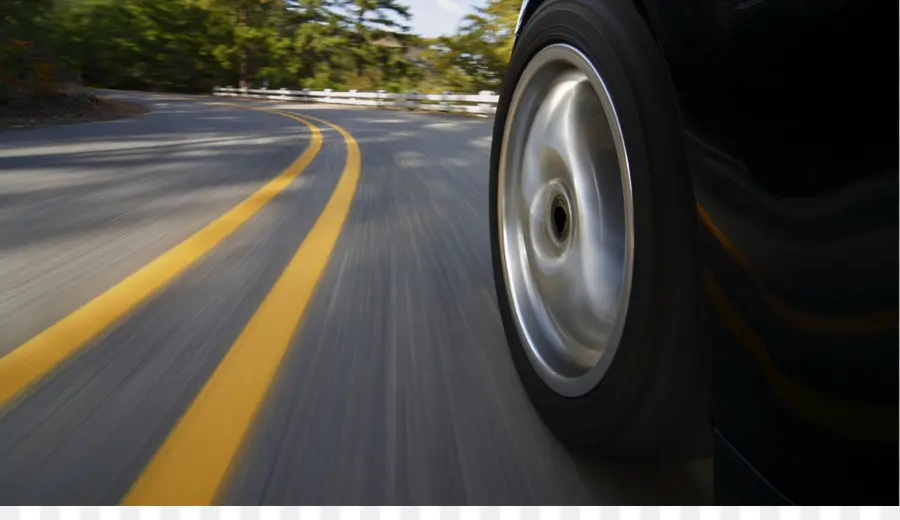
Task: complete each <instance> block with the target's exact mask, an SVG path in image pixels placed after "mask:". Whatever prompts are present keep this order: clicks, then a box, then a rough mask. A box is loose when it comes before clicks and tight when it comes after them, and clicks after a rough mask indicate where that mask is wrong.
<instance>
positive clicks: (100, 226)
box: [0, 93, 711, 505]
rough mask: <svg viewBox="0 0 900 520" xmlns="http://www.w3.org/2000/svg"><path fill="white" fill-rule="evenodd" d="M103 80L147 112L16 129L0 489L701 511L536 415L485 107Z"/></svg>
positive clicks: (7, 172)
mask: <svg viewBox="0 0 900 520" xmlns="http://www.w3.org/2000/svg"><path fill="white" fill-rule="evenodd" d="M112 95H114V96H118V97H121V98H127V99H131V100H135V101H138V102H141V103H144V104H146V105H147V106H148V108H150V109H151V111H150V113H148V114H146V115H143V116H139V117H135V118H129V119H121V120H117V121H109V122H96V123H85V124H78V125H70V126H58V127H52V128H41V129H32V130H16V131H8V132H3V133H0V356H2V357H0V403H2V408H0V503H3V504H115V503H120V502H123V501H124V502H126V503H142V502H148V501H150V502H153V503H160V502H204V501H216V502H223V503H235V504H251V505H252V504H260V503H262V504H297V503H323V504H459V503H471V504H482V505H490V504H532V503H553V504H619V503H673V504H679V503H707V502H709V501H710V499H711V496H710V491H709V488H710V486H709V480H708V467H707V464H705V463H703V462H698V463H697V464H689V465H684V466H655V465H640V466H624V465H612V464H610V463H607V462H602V461H597V460H593V459H592V458H591V457H589V456H586V455H584V454H580V453H575V452H572V451H570V450H568V449H567V448H565V447H563V446H562V445H560V444H559V443H558V442H557V441H556V440H555V439H554V438H553V437H552V436H551V435H550V433H549V432H548V431H547V430H546V428H545V427H544V425H543V424H542V423H541V422H540V420H539V418H538V417H537V415H536V414H535V412H534V410H533V409H532V408H531V406H530V404H529V402H528V400H527V398H526V396H525V394H524V392H523V390H522V389H521V387H520V385H519V382H518V380H517V378H516V375H515V372H514V370H513V367H512V363H511V361H510V359H509V356H508V353H507V351H506V346H505V342H504V338H503V333H502V328H501V325H500V319H499V315H498V311H497V309H496V302H495V297H494V293H493V281H492V273H491V267H490V249H489V243H488V219H487V206H488V201H487V191H488V178H487V166H488V157H489V154H490V142H491V138H490V134H491V124H492V122H491V121H489V120H486V119H478V118H472V117H466V116H454V115H445V116H439V115H430V114H416V113H409V112H401V111H390V110H372V109H352V108H336V107H332V106H323V105H291V104H274V103H262V102H258V103H253V102H233V103H234V104H232V105H223V104H215V103H218V102H221V101H222V100H219V99H212V98H202V97H198V98H184V97H174V96H151V95H147V94H124V93H116V94H112ZM254 107H255V108H256V109H253V108H254ZM261 109H264V110H261ZM276 109H277V110H282V111H286V112H288V113H292V114H296V115H299V116H301V117H303V116H312V117H315V118H320V119H321V120H323V121H319V120H313V119H308V118H307V121H308V122H309V123H311V124H313V125H314V127H316V128H317V129H318V130H317V131H314V130H312V129H311V128H310V127H308V126H307V125H306V124H304V123H303V122H302V121H300V120H297V119H296V118H291V117H288V116H287V115H284V114H276V113H273V112H271V111H272V110H276ZM325 121H327V122H330V123H333V124H335V125H337V126H338V127H340V128H341V129H343V130H345V131H346V133H347V134H348V135H347V136H345V135H342V134H341V133H340V131H339V130H338V129H337V128H334V127H332V126H329V125H328V124H326V123H325ZM317 148H318V149H317ZM357 151H358V154H357ZM316 152H317V153H316ZM313 154H314V155H313ZM298 157H299V159H298ZM308 159H311V161H308ZM304 161H306V162H308V164H306V163H305V162H304ZM272 179H280V181H279V182H280V184H272V183H271V182H270V181H272ZM223 215H224V217H223ZM217 219H218V220H217ZM223 219H224V220H223ZM217 226H218V227H217ZM191 237H193V238H191ZM197 237H199V238H197ZM185 241H187V242H185ZM184 244H187V245H184ZM301 245H302V247H301ZM161 257H162V259H160V258H161ZM211 491H215V493H214V495H215V497H214V499H213V498H211V495H210V492H211ZM198 497H199V498H198ZM204 497H205V498H204Z"/></svg>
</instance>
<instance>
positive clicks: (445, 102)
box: [441, 90, 452, 112]
mask: <svg viewBox="0 0 900 520" xmlns="http://www.w3.org/2000/svg"><path fill="white" fill-rule="evenodd" d="M451 94H452V92H450V91H449V90H445V91H443V92H441V110H442V111H443V112H449V111H450V95H451Z"/></svg>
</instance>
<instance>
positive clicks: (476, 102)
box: [213, 87, 499, 115]
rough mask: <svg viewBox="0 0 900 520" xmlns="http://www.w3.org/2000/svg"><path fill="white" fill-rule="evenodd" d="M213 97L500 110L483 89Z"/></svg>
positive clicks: (229, 90) (249, 91) (235, 92)
mask: <svg viewBox="0 0 900 520" xmlns="http://www.w3.org/2000/svg"><path fill="white" fill-rule="evenodd" d="M213 95H214V96H226V97H245V98H256V99H274V100H281V101H305V102H314V103H334V104H339V105H360V106H370V107H397V108H406V109H409V110H433V111H435V112H463V113H469V114H481V115H491V114H493V113H494V112H496V110H497V98H498V97H499V96H497V95H496V94H494V93H493V92H491V91H488V90H483V91H481V92H479V93H478V94H452V93H450V92H443V93H441V94H419V93H418V92H406V93H403V94H393V93H390V92H385V91H384V90H379V91H377V92H358V91H356V90H351V91H349V92H335V91H333V90H331V89H325V90H308V89H303V90H287V89H280V90H269V89H264V88H259V89H254V88H234V87H215V88H213Z"/></svg>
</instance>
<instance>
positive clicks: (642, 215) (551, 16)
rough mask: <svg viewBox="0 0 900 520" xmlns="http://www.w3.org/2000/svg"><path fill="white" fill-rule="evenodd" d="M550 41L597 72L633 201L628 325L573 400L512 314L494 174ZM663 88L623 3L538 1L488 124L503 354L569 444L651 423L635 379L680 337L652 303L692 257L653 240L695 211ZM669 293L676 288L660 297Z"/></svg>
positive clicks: (670, 99) (661, 68)
mask: <svg viewBox="0 0 900 520" xmlns="http://www.w3.org/2000/svg"><path fill="white" fill-rule="evenodd" d="M554 43H564V44H568V45H571V46H573V47H575V48H577V49H578V50H579V51H581V52H582V53H583V54H584V55H585V56H586V57H587V58H588V59H589V60H590V61H591V63H592V64H593V65H594V67H595V68H596V69H597V71H598V72H599V73H600V76H601V77H602V79H603V81H604V84H605V85H606V87H607V89H608V91H609V93H610V97H611V98H612V100H613V103H614V105H615V110H616V114H617V116H618V119H619V122H620V125H621V128H622V134H623V137H624V141H625V146H626V149H627V152H628V159H629V167H630V170H631V182H632V196H633V201H634V209H633V212H634V230H635V237H634V238H635V243H634V266H633V279H632V289H631V297H630V302H629V307H628V314H627V319H626V324H625V328H624V331H623V334H622V338H621V341H620V344H619V348H618V349H617V352H616V354H615V356H614V358H613V360H612V362H611V364H610V366H609V368H608V370H607V372H606V374H605V375H604V378H603V379H602V380H601V381H600V383H599V384H598V385H597V386H596V387H595V388H594V389H593V390H591V391H590V392H588V393H587V394H585V395H583V396H580V397H577V398H566V397H563V396H561V395H559V394H557V393H556V392H554V391H553V390H551V389H550V388H549V387H548V386H547V385H546V384H545V383H544V382H543V380H542V379H541V378H540V376H539V375H538V374H537V372H536V371H535V369H534V367H533V366H532V365H531V363H530V361H529V359H528V356H527V354H526V352H525V350H524V349H525V347H524V346H523V345H522V343H521V341H520V339H519V335H518V332H517V327H516V325H515V322H514V319H513V316H512V312H511V306H510V302H509V300H508V296H507V290H506V284H505V279H504V273H503V267H502V265H501V262H500V258H501V257H500V251H499V247H500V234H499V227H498V220H499V219H498V213H497V211H498V204H497V195H498V193H497V189H498V172H499V164H500V158H501V146H502V142H503V134H504V129H505V125H506V120H507V117H508V111H509V105H510V102H511V99H512V96H513V93H514V91H515V87H516V84H517V83H518V79H519V77H520V75H521V74H522V72H523V71H524V69H525V67H526V66H527V65H528V63H529V62H530V60H531V59H532V57H533V56H534V55H535V54H536V53H537V52H538V51H540V50H541V49H543V48H544V47H546V46H548V45H551V44H554ZM648 64H649V66H648ZM670 85H671V84H670V80H669V78H668V74H667V71H666V68H665V63H664V61H663V60H662V56H661V55H660V53H659V51H658V49H657V48H656V47H655V45H654V43H653V39H652V36H651V35H650V33H649V31H648V30H647V28H646V26H645V25H644V24H643V22H642V20H641V19H640V17H639V15H638V14H637V13H636V11H635V10H634V8H633V7H632V6H631V5H630V4H628V3H626V2H616V1H612V2H602V3H601V2H595V3H588V2H585V1H580V0H562V1H558V2H556V1H550V2H546V3H545V4H544V5H542V6H541V7H539V9H538V11H537V12H536V13H535V14H534V16H533V17H532V18H531V20H529V22H528V23H527V24H526V26H525V27H524V28H523V32H522V34H521V35H520V38H519V40H518V42H517V45H516V48H515V49H514V52H513V56H512V59H511V61H510V67H509V69H508V75H507V77H506V81H505V82H504V86H503V89H502V91H501V96H500V102H499V104H498V111H497V115H496V119H495V123H494V136H493V139H494V141H493V142H494V143H495V145H494V146H493V149H492V154H491V192H490V213H491V214H490V223H491V246H492V255H493V259H494V261H493V265H494V277H495V285H496V289H497V297H498V303H499V307H500V311H501V317H502V320H503V326H504V329H505V332H506V336H507V342H508V344H509V347H510V352H511V355H512V358H513V361H514V363H515V365H516V368H517V371H518V373H519V376H520V378H521V380H522V382H523V384H524V386H525V388H526V390H527V392H528V394H529V397H530V398H531V399H532V401H533V403H534V405H535V407H536V408H537V409H538V411H539V412H540V413H541V415H542V416H544V418H545V421H546V422H547V423H548V424H549V426H550V427H551V429H553V430H554V433H556V434H557V435H558V436H560V437H562V438H563V439H564V440H568V441H570V442H574V443H584V442H587V443H590V444H594V443H595V442H598V441H600V440H602V439H607V438H609V437H610V436H616V437H626V436H627V434H626V433H625V432H620V434H619V435H615V431H616V430H622V429H623V427H624V426H623V425H624V424H625V423H627V422H631V423H635V422H636V423H647V422H648V421H651V422H652V417H650V416H646V417H642V416H641V415H642V414H643V413H644V410H642V409H640V407H637V408H635V407H634V406H633V404H634V403H635V402H636V400H639V399H640V398H641V394H642V393H646V392H647V385H644V384H642V383H643V381H642V379H643V378H646V377H647V375H648V374H653V373H655V372H657V371H658V364H659V363H660V361H661V359H667V358H670V357H671V354H668V355H667V353H666V352H661V350H664V349H665V346H666V345H665V344H664V342H661V341H660V338H661V337H665V336H666V335H667V334H669V335H671V334H673V333H674V334H676V335H677V334H678V331H674V332H673V331H672V330H671V329H672V326H673V325H674V326H676V328H677V325H676V324H674V323H672V322H673V321H675V320H673V319H672V318H671V317H670V316H671V315H672V314H673V313H672V312H671V309H667V308H666V307H667V306H666V305H658V304H654V300H659V299H660V298H662V299H668V300H679V299H682V297H683V295H682V294H678V292H679V290H680V289H679V287H677V285H678V284H677V283H676V284H675V286H673V284H672V283H669V280H670V279H671V278H672V277H673V276H674V277H678V276H683V277H690V276H691V275H692V274H691V273H689V272H688V271H690V270H691V268H692V267H693V266H690V265H688V266H685V264H686V263H688V264H690V263H692V262H694V260H695V259H693V258H692V257H691V255H682V256H685V258H677V256H679V255H678V254H677V251H672V250H671V249H672V248H671V245H672V244H671V241H667V240H660V234H661V233H670V234H671V233H679V234H684V233H685V230H687V232H688V233H690V232H691V228H690V227H689V223H688V224H686V223H685V219H686V218H687V219H688V220H690V216H687V217H686V215H690V214H691V213H690V211H692V209H691V210H690V211H689V212H688V213H686V212H685V208H684V206H685V204H690V203H691V202H692V194H690V187H689V184H687V183H689V180H688V176H687V171H686V170H687V168H686V164H685V161H684V157H683V148H682V145H681V131H680V124H679V118H678V114H677V108H676V107H677V104H676V103H675V100H674V95H673V94H672V92H671V90H670V88H669V87H670ZM667 90H668V91H667ZM648 134H651V135H650V136H649V137H650V139H648ZM690 245H691V244H690V243H688V244H687V247H690ZM676 249H677V247H676ZM682 249H684V247H682ZM659 255H669V256H673V255H674V256H673V258H671V262H670V265H669V267H668V269H669V270H670V272H669V273H668V275H667V273H666V270H665V269H661V268H660V267H661V266H660V265H659V263H660V262H659V261H658V256H659ZM668 291H675V294H671V293H670V294H666V292H668ZM682 292H683V291H682ZM688 299H689V298H688ZM660 318H661V319H660ZM654 365H657V366H654ZM649 413H650V415H653V414H654V413H657V412H649ZM645 415H646V414H645ZM629 416H631V417H629ZM625 429H628V428H625Z"/></svg>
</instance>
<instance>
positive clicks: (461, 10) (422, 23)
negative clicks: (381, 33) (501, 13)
mask: <svg viewBox="0 0 900 520" xmlns="http://www.w3.org/2000/svg"><path fill="white" fill-rule="evenodd" d="M403 3H405V4H406V5H408V6H409V11H410V13H412V20H410V25H411V26H412V30H413V32H414V33H416V34H420V35H422V36H425V37H427V38H433V37H435V36H440V35H443V34H452V33H454V32H455V31H456V26H457V25H458V24H459V22H460V21H461V20H462V18H463V16H465V15H466V14H468V13H470V12H472V11H473V10H474V7H475V6H480V5H482V4H484V3H485V2H484V0H405V1H404V2H403Z"/></svg>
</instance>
